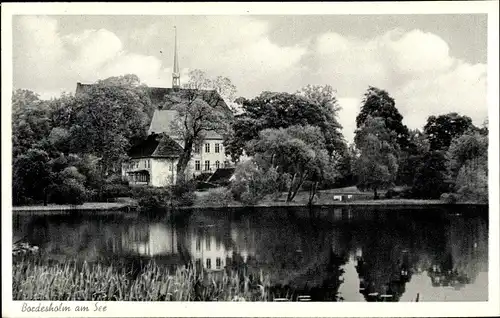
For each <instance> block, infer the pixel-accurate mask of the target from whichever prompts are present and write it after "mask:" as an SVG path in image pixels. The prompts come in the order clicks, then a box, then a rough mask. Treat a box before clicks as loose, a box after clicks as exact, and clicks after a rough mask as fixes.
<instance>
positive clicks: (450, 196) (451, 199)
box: [440, 193, 458, 204]
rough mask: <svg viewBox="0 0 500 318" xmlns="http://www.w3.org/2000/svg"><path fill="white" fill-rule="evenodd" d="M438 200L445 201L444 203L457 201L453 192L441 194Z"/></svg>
mask: <svg viewBox="0 0 500 318" xmlns="http://www.w3.org/2000/svg"><path fill="white" fill-rule="evenodd" d="M440 200H441V201H443V202H445V203H450V204H452V203H457V201H458V199H457V195H456V194H454V193H443V194H441V197H440Z"/></svg>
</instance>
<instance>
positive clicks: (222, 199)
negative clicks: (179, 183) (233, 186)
mask: <svg viewBox="0 0 500 318" xmlns="http://www.w3.org/2000/svg"><path fill="white" fill-rule="evenodd" d="M232 201H233V194H232V193H231V191H230V190H229V189H226V188H215V189H210V190H208V191H207V192H206V193H205V194H204V195H203V196H201V197H200V198H199V200H198V204H199V205H201V206H224V207H226V206H228V205H229V203H231V202H232Z"/></svg>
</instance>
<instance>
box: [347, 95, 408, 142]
mask: <svg viewBox="0 0 500 318" xmlns="http://www.w3.org/2000/svg"><path fill="white" fill-rule="evenodd" d="M369 117H371V118H376V117H379V118H382V119H383V121H384V125H385V127H386V129H387V130H389V131H390V132H393V133H394V134H395V136H396V141H397V143H398V145H399V148H400V149H403V150H405V149H406V148H407V147H408V138H409V132H408V128H407V127H406V126H405V125H403V116H402V115H401V114H400V113H399V111H398V109H397V108H396V103H395V101H394V99H393V98H392V97H391V96H390V95H389V93H388V92H386V91H385V90H382V89H379V88H376V87H372V86H370V87H369V88H368V90H367V91H366V93H365V95H364V98H363V102H362V106H361V110H360V112H359V114H358V116H357V117H356V127H357V128H358V129H359V128H360V127H362V126H363V124H364V123H365V122H366V121H367V120H368V118H369Z"/></svg>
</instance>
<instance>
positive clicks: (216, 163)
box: [215, 160, 220, 169]
mask: <svg viewBox="0 0 500 318" xmlns="http://www.w3.org/2000/svg"><path fill="white" fill-rule="evenodd" d="M219 168H220V161H219V160H217V161H216V162H215V169H219Z"/></svg>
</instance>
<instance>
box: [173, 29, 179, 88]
mask: <svg viewBox="0 0 500 318" xmlns="http://www.w3.org/2000/svg"><path fill="white" fill-rule="evenodd" d="M174 32H175V48H174V68H173V71H172V88H180V86H181V74H180V73H179V60H178V58H177V28H176V27H175V26H174Z"/></svg>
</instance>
